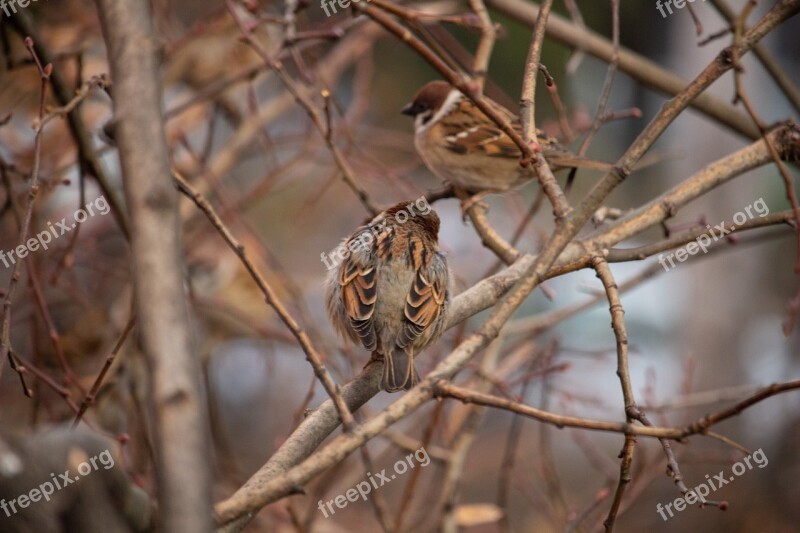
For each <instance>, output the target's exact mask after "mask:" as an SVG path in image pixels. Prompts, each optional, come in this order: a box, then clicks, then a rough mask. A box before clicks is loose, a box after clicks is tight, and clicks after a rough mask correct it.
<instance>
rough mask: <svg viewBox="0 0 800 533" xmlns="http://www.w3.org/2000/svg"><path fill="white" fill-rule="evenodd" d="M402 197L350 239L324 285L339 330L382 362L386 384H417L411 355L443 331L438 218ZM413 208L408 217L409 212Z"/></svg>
mask: <svg viewBox="0 0 800 533" xmlns="http://www.w3.org/2000/svg"><path fill="white" fill-rule="evenodd" d="M413 205H414V204H412V203H408V202H401V203H399V204H397V205H395V206H394V207H391V208H389V209H387V210H386V211H383V212H382V213H380V214H378V215H377V216H376V217H375V218H374V219H372V221H371V222H370V223H369V224H368V225H366V226H361V227H359V228H358V229H356V231H355V232H354V233H353V234H352V235H351V236H350V237H348V238H347V239H345V240H344V247H345V249H346V250H347V251H348V252H349V256H347V257H346V258H345V259H344V260H343V261H342V263H341V264H340V265H339V266H338V268H333V269H331V270H330V271H329V275H328V278H327V283H326V285H327V286H326V295H325V299H326V304H327V311H328V317H329V318H330V320H331V322H332V323H333V325H334V327H335V328H336V330H337V331H338V333H339V334H340V335H341V336H342V337H345V338H349V339H351V340H352V341H353V342H356V343H358V344H361V345H362V346H363V347H364V348H365V349H367V350H369V351H370V352H372V357H371V361H374V360H383V363H384V367H383V377H382V378H381V388H382V389H383V390H385V391H387V392H396V391H399V390H408V389H410V388H411V387H413V386H414V385H415V384H416V383H417V382H419V375H418V374H417V372H416V370H415V368H414V357H415V356H416V355H417V354H419V352H421V351H422V350H423V349H425V347H427V346H428V345H429V344H431V343H432V342H434V341H435V340H436V339H438V338H439V336H441V334H442V332H443V331H444V326H445V322H446V315H447V308H448V305H449V301H450V289H449V280H450V274H449V270H448V268H447V262H446V261H445V258H444V256H443V255H442V253H441V252H440V251H439V241H438V234H439V216H438V215H437V214H436V212H435V211H433V210H432V209H431V208H430V206H428V210H427V213H424V214H423V213H421V212H419V211H416V212H415V211H414V210H413ZM409 213H410V214H409Z"/></svg>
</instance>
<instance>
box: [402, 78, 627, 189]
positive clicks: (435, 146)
mask: <svg viewBox="0 0 800 533" xmlns="http://www.w3.org/2000/svg"><path fill="white" fill-rule="evenodd" d="M488 103H489V105H491V106H492V107H494V108H495V109H496V110H497V111H498V112H499V113H500V114H501V115H503V116H504V117H505V118H506V119H507V120H508V122H509V123H510V124H511V126H512V127H513V128H514V129H516V130H517V131H518V132H519V133H520V135H522V127H521V125H520V122H519V118H518V117H517V116H516V115H514V114H513V113H511V112H510V111H508V110H507V109H505V108H504V107H502V106H501V105H500V104H497V103H496V102H492V101H490V100H489V101H488ZM403 113H404V114H406V115H410V116H412V117H414V126H415V135H414V145H415V146H416V149H417V152H418V153H419V155H420V157H422V160H423V161H424V162H425V164H426V165H427V166H428V168H429V169H430V170H431V171H432V172H433V173H434V174H436V175H437V176H438V177H439V178H441V179H443V180H444V181H447V182H450V183H452V184H453V185H455V186H457V187H460V188H462V189H465V190H467V191H470V192H480V191H498V192H501V191H507V190H509V189H511V188H513V187H516V186H518V185H521V184H522V183H525V182H527V181H529V180H531V179H533V178H534V177H535V174H534V170H533V168H532V167H528V168H523V167H521V166H520V164H519V163H520V157H521V152H520V149H519V147H518V146H517V145H516V144H514V142H513V141H512V140H511V138H510V137H509V136H508V135H506V134H505V133H504V132H503V131H502V130H501V129H500V128H499V127H498V126H497V125H496V124H495V123H494V122H492V120H491V119H490V118H489V117H487V116H486V115H484V113H483V112H482V111H481V110H480V109H479V108H478V107H477V106H476V105H475V104H474V103H473V102H472V100H470V99H469V98H467V97H466V96H464V95H463V94H461V92H460V91H459V90H458V89H456V88H455V87H453V86H452V85H450V84H449V83H446V82H443V81H432V82H430V83H428V84H426V85H425V86H424V87H422V89H420V90H419V92H417V94H416V96H415V97H414V99H413V100H412V102H411V103H410V104H408V105H407V106H406V107H405V108H404V109H403ZM536 135H537V138H538V139H537V140H538V143H539V145H540V146H541V148H542V154H543V155H544V157H545V159H547V162H548V163H549V164H550V167H551V168H552V169H553V170H558V169H561V168H589V169H595V170H608V169H610V168H611V165H610V164H608V163H603V162H601V161H594V160H591V159H586V158H582V157H578V156H576V155H574V154H572V153H571V152H570V151H569V150H567V149H566V148H565V147H563V146H561V145H560V144H558V142H557V141H556V140H555V139H553V138H552V137H550V136H548V135H547V134H546V133H544V132H543V131H541V130H538V131H537V132H536Z"/></svg>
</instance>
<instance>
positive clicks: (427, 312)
mask: <svg viewBox="0 0 800 533" xmlns="http://www.w3.org/2000/svg"><path fill="white" fill-rule="evenodd" d="M408 248H409V249H408V252H409V260H410V261H411V263H412V266H413V268H414V271H415V275H414V280H413V282H412V283H411V287H410V288H409V291H408V295H407V296H406V305H405V309H404V314H405V323H404V325H403V329H402V330H400V333H399V335H398V336H397V346H398V347H399V348H403V349H405V348H407V347H408V346H410V345H412V344H413V343H414V341H415V340H416V339H417V338H418V337H419V336H420V335H422V333H423V332H424V331H425V330H427V329H428V328H431V327H436V321H437V319H438V318H439V316H440V314H441V313H442V312H443V308H444V305H445V301H446V297H447V282H448V279H447V278H448V273H447V265H446V264H445V261H444V258H443V257H442V256H441V255H440V254H439V253H437V252H431V251H429V250H428V249H427V248H426V247H425V246H423V243H422V240H421V238H419V237H416V236H413V237H411V238H410V239H409V243H408Z"/></svg>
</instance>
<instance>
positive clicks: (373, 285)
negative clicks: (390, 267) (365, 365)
mask: <svg viewBox="0 0 800 533" xmlns="http://www.w3.org/2000/svg"><path fill="white" fill-rule="evenodd" d="M369 231H370V230H369V229H365V230H364V231H360V232H356V233H355V234H354V235H353V236H352V237H351V238H350V239H348V241H347V243H346V244H345V246H347V247H348V249H349V250H351V252H350V256H349V257H348V258H347V259H345V260H344V261H343V262H342V264H341V265H340V267H339V285H341V287H342V301H343V303H344V310H345V314H346V315H347V318H348V319H349V320H350V325H351V326H352V327H353V330H354V331H355V333H356V334H357V335H358V337H359V339H361V344H362V345H363V346H364V348H366V349H367V350H370V351H373V350H375V348H376V347H377V343H378V337H377V335H376V333H375V324H374V323H373V321H372V315H373V313H374V312H375V302H376V301H377V300H378V271H377V269H376V268H375V262H374V261H372V260H371V256H372V255H373V254H374V253H375V249H376V246H377V244H376V242H375V239H374V237H373V236H372V235H371V234H370V235H369V237H370V239H369V241H370V242H369V244H366V240H367V239H366V238H364V240H363V241H361V242H357V244H354V245H353V248H355V249H353V248H350V245H351V243H354V242H356V241H358V239H359V238H360V237H361V236H362V235H364V234H365V233H364V232H367V233H368V232H369Z"/></svg>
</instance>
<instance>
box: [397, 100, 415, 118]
mask: <svg viewBox="0 0 800 533" xmlns="http://www.w3.org/2000/svg"><path fill="white" fill-rule="evenodd" d="M400 112H401V113H402V114H404V115H408V116H409V117H413V116H415V115H416V114H417V112H416V109H414V103H413V102H412V103H410V104H407V105H406V106H405V107H404V108H403V109H401V110H400Z"/></svg>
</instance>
